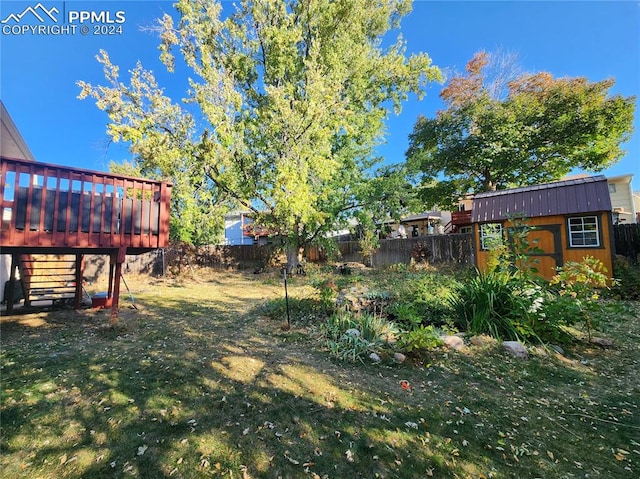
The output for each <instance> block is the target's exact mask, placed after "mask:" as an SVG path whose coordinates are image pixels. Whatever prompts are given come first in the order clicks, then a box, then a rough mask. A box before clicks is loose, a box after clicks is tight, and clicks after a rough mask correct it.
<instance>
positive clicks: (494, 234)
mask: <svg viewBox="0 0 640 479" xmlns="http://www.w3.org/2000/svg"><path fill="white" fill-rule="evenodd" d="M503 240H504V238H503V236H502V224H500V223H486V224H483V225H480V248H481V249H483V250H488V249H491V248H495V247H496V246H499V245H501V244H502V243H503Z"/></svg>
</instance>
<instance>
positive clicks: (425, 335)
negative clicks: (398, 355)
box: [398, 326, 442, 353]
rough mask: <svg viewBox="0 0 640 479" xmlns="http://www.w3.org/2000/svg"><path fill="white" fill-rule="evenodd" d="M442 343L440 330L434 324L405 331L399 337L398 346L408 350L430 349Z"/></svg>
mask: <svg viewBox="0 0 640 479" xmlns="http://www.w3.org/2000/svg"><path fill="white" fill-rule="evenodd" d="M441 345H442V339H440V331H438V330H437V329H436V328H434V327H433V326H418V327H417V328H415V329H411V330H409V331H403V332H402V333H400V335H399V338H398V346H399V347H400V348H401V349H403V350H405V351H407V352H410V353H412V352H420V351H428V350H430V349H434V348H436V347H438V346H441Z"/></svg>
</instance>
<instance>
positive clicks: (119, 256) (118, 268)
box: [111, 247, 127, 326]
mask: <svg viewBox="0 0 640 479" xmlns="http://www.w3.org/2000/svg"><path fill="white" fill-rule="evenodd" d="M113 256H115V260H116V261H115V263H116V264H115V274H114V278H113V279H114V281H113V296H112V297H111V326H117V325H118V303H119V301H120V279H121V277H122V264H123V263H124V262H125V260H126V258H127V248H124V247H122V248H118V251H117V253H115V254H114V255H113Z"/></svg>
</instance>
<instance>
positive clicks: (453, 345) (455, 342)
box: [440, 336, 464, 351]
mask: <svg viewBox="0 0 640 479" xmlns="http://www.w3.org/2000/svg"><path fill="white" fill-rule="evenodd" d="M440 339H442V342H443V343H444V345H445V347H446V348H447V349H453V350H454V351H459V350H460V349H462V348H464V341H463V340H462V338H461V337H459V336H440Z"/></svg>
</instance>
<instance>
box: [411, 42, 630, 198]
mask: <svg viewBox="0 0 640 479" xmlns="http://www.w3.org/2000/svg"><path fill="white" fill-rule="evenodd" d="M504 60H505V56H504V55H500V56H497V55H490V54H487V53H485V52H480V53H477V54H476V55H475V56H474V57H473V59H472V60H471V61H469V63H468V64H467V67H466V74H464V75H460V76H454V77H453V78H451V79H450V80H449V81H448V83H447V85H446V86H445V88H444V89H443V90H442V92H441V95H440V96H441V98H442V100H443V101H444V102H445V104H446V109H443V110H441V111H439V112H437V114H436V117H435V118H424V117H421V118H419V119H418V121H417V123H416V124H415V126H414V130H413V133H412V134H411V135H410V146H409V150H408V151H407V160H408V164H409V166H410V167H411V168H412V169H413V170H414V171H417V172H419V173H420V174H421V175H422V186H421V192H420V193H421V196H422V198H423V199H424V201H425V202H426V203H427V204H428V205H429V206H431V205H440V206H452V205H453V204H455V202H456V201H458V199H459V198H460V197H463V196H464V195H466V194H469V193H477V192H481V191H488V190H495V189H502V188H508V187H516V186H525V185H531V184H536V183H542V182H546V181H551V180H555V179H558V178H561V177H562V176H564V175H566V174H567V173H569V172H570V171H571V170H572V169H573V168H582V169H586V170H590V171H600V170H602V169H604V168H606V167H608V166H611V165H612V164H614V163H615V162H616V161H618V160H619V159H620V158H621V157H622V155H623V154H624V151H623V150H622V149H621V148H620V144H621V143H623V142H624V141H626V140H627V139H628V138H629V136H630V134H631V131H632V122H633V109H634V105H635V98H634V97H630V98H624V97H622V96H620V95H610V94H609V90H610V89H611V87H612V86H613V85H614V80H612V79H610V80H604V81H599V82H590V81H588V80H587V79H586V78H553V77H552V75H551V74H549V73H537V74H526V73H525V74H515V75H514V74H513V72H515V71H517V69H515V68H513V66H514V62H513V57H511V58H507V60H508V61H504ZM492 72H493V73H492Z"/></svg>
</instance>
